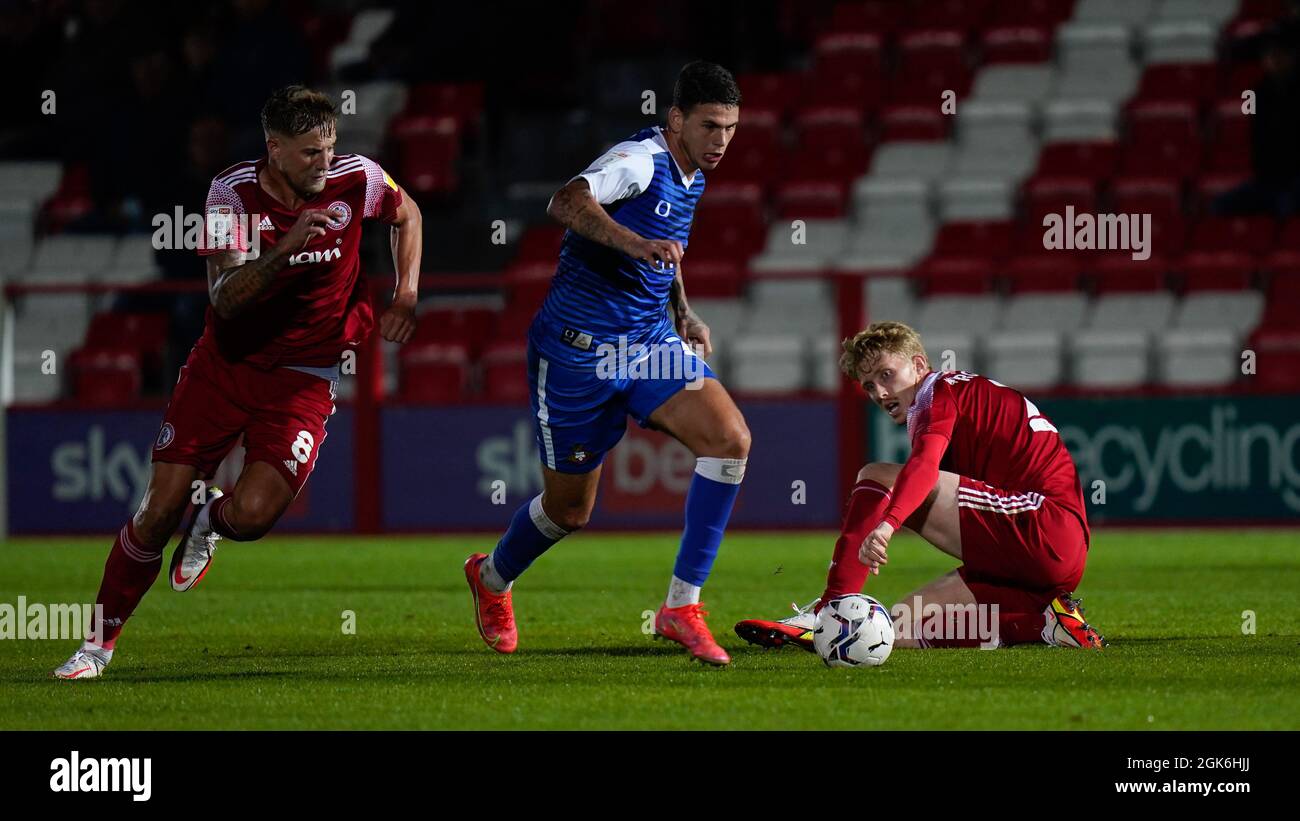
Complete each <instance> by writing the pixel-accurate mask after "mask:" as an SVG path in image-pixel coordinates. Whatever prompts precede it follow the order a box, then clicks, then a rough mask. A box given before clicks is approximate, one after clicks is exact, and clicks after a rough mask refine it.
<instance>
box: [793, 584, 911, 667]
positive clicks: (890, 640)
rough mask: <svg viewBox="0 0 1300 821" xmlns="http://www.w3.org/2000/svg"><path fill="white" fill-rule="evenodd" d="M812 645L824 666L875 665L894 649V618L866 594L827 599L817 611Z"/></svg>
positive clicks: (882, 661) (880, 663) (878, 664)
mask: <svg viewBox="0 0 1300 821" xmlns="http://www.w3.org/2000/svg"><path fill="white" fill-rule="evenodd" d="M813 646H814V647H816V648H817V654H818V655H819V656H821V657H822V661H824V662H826V666H827V667H878V666H880V665H882V664H884V663H885V659H887V658H889V652H890V651H891V650H893V649H894V621H893V619H891V618H890V617H889V611H888V610H886V609H885V606H884V605H883V604H881V603H880V602H878V601H876V600H875V599H873V598H871V597H870V596H863V595H858V594H854V595H850V596H841V597H839V598H838V599H831V600H830V601H829V602H827V603H826V606H825V607H823V608H822V609H821V612H820V613H818V614H817V629H816V630H814V631H813Z"/></svg>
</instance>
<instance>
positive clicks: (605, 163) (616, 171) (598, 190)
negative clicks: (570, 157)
mask: <svg viewBox="0 0 1300 821" xmlns="http://www.w3.org/2000/svg"><path fill="white" fill-rule="evenodd" d="M654 174H655V161H654V158H653V157H651V156H650V150H649V149H648V148H646V147H645V146H644V145H641V144H640V143H633V142H624V143H619V144H618V145H616V146H614V147H613V148H611V149H610V150H609V151H606V152H605V154H604V155H602V156H601V157H600V159H598V160H596V161H595V162H594V163H592V164H591V166H590V167H589V168H587V170H586V171H583V172H582V173H581V174H579V175H578V176H577V177H574V178H573V179H574V180H576V179H579V178H582V179H584V180H586V181H587V185H589V186H591V194H592V196H593V197H595V198H596V201H597V202H599V203H600V204H601V205H608V204H610V203H612V202H618V201H619V200H625V199H628V198H630V197H635V196H637V195H638V194H640V193H641V192H642V191H644V190H646V188H648V187H649V186H650V180H651V179H653V178H654ZM572 181H573V180H570V182H572Z"/></svg>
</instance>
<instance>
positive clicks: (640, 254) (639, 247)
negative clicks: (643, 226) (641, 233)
mask: <svg viewBox="0 0 1300 821" xmlns="http://www.w3.org/2000/svg"><path fill="white" fill-rule="evenodd" d="M682 253H683V252H682V244H681V243H680V242H678V241H677V240H675V239H642V240H638V241H637V242H634V243H632V247H631V248H630V249H628V256H630V257H632V258H633V259H639V260H641V261H642V262H649V263H650V264H652V265H653V264H658V265H659V267H660V268H669V267H672V268H676V267H677V263H679V262H681V261H682Z"/></svg>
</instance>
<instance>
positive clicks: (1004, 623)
mask: <svg viewBox="0 0 1300 821" xmlns="http://www.w3.org/2000/svg"><path fill="white" fill-rule="evenodd" d="M1046 623H1047V619H1045V618H1044V617H1043V611H1042V610H1038V611H1036V612H1033V613H1003V612H1001V611H999V612H998V638H999V639H1000V640H1001V641H1002V643H1003V644H1004V645H1005V644H1029V643H1033V644H1042V643H1043V625H1045V624H1046Z"/></svg>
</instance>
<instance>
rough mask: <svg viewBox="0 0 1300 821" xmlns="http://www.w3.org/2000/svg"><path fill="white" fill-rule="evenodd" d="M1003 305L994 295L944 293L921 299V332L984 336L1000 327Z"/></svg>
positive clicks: (919, 320)
mask: <svg viewBox="0 0 1300 821" xmlns="http://www.w3.org/2000/svg"><path fill="white" fill-rule="evenodd" d="M1001 309H1002V302H1001V300H1000V299H999V298H998V297H996V296H994V295H992V294H977V295H970V294H944V295H941V296H932V297H928V298H926V299H923V300H921V303H920V310H919V312H918V313H917V317H916V327H917V330H918V331H921V332H922V333H924V332H927V331H929V332H931V333H949V332H951V333H967V334H975V335H983V334H987V333H989V332H990V331H992V330H993V329H994V328H996V327H998V321H999V319H1000V318H1001Z"/></svg>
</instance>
